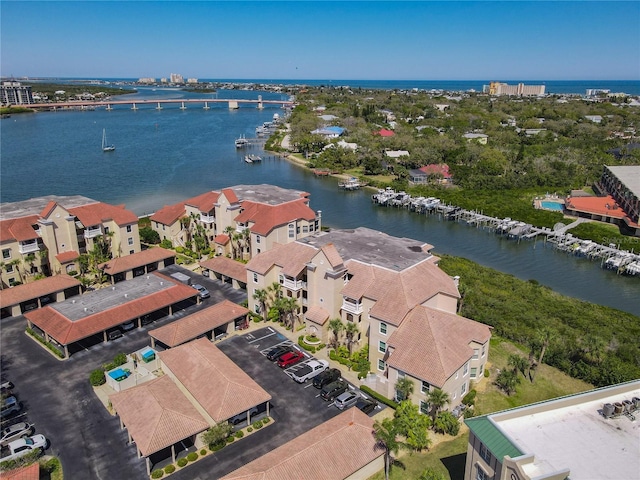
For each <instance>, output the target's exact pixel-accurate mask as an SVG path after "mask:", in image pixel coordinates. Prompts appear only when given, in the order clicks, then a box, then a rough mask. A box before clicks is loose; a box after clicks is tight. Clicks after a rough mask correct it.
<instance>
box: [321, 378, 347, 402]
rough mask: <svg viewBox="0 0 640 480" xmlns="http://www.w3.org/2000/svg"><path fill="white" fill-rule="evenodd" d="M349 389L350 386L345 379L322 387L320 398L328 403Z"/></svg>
mask: <svg viewBox="0 0 640 480" xmlns="http://www.w3.org/2000/svg"><path fill="white" fill-rule="evenodd" d="M348 388H349V385H348V384H347V382H345V381H344V380H343V379H340V380H337V381H335V382H333V383H330V384H328V385H325V386H324V387H322V391H321V392H320V396H321V397H322V399H323V400H325V401H327V402H328V401H330V400H333V399H334V398H336V397H337V396H338V395H342V394H343V393H344V392H346V391H347V389H348Z"/></svg>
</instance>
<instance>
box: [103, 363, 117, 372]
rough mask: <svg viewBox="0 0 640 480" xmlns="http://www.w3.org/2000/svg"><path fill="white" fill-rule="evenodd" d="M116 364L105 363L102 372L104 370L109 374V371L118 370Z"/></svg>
mask: <svg viewBox="0 0 640 480" xmlns="http://www.w3.org/2000/svg"><path fill="white" fill-rule="evenodd" d="M116 366H117V365H116V364H115V363H113V362H111V363H105V364H104V365H102V370H104V371H105V372H108V371H109V370H113V369H114V368H116Z"/></svg>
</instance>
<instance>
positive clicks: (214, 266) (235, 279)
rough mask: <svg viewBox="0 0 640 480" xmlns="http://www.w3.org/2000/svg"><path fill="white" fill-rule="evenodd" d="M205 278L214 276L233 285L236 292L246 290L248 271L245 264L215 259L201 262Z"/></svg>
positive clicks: (219, 258)
mask: <svg viewBox="0 0 640 480" xmlns="http://www.w3.org/2000/svg"><path fill="white" fill-rule="evenodd" d="M200 266H201V267H202V274H203V275H204V276H205V277H211V276H214V277H215V278H217V279H218V280H220V281H222V282H226V283H231V286H232V287H233V288H235V289H236V290H240V289H242V290H246V288H247V269H246V268H245V265H244V264H243V263H240V262H237V261H235V260H231V259H230V258H227V257H215V258H210V259H209V260H204V261H202V262H200Z"/></svg>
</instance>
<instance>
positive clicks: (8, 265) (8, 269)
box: [4, 263, 13, 273]
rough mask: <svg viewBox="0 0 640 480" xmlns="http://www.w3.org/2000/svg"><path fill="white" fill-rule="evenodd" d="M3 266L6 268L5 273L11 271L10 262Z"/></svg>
mask: <svg viewBox="0 0 640 480" xmlns="http://www.w3.org/2000/svg"><path fill="white" fill-rule="evenodd" d="M4 268H6V269H7V273H11V272H13V265H11V264H10V263H9V264H7V265H5V266H4Z"/></svg>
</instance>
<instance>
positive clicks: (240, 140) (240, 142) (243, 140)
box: [236, 135, 249, 148]
mask: <svg viewBox="0 0 640 480" xmlns="http://www.w3.org/2000/svg"><path fill="white" fill-rule="evenodd" d="M248 144H249V140H247V139H246V138H244V135H242V136H241V137H240V138H236V148H243V147H246V146H247V145H248Z"/></svg>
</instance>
